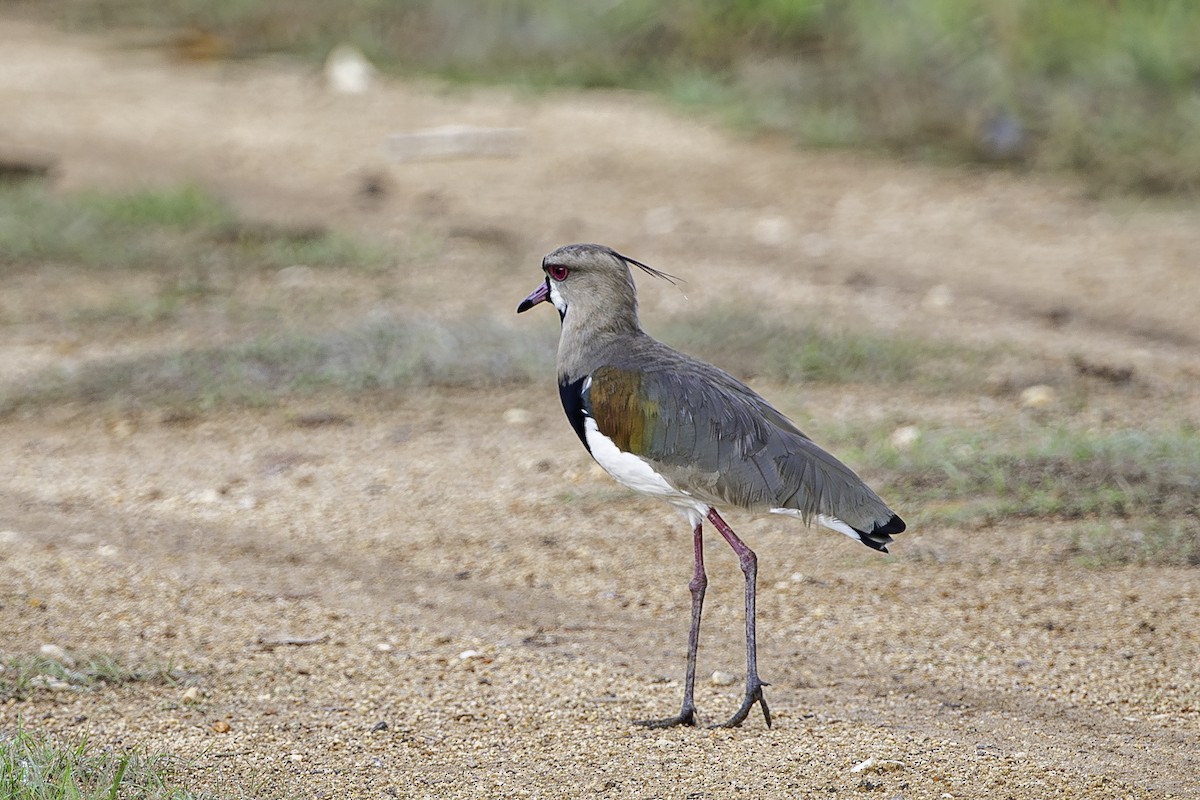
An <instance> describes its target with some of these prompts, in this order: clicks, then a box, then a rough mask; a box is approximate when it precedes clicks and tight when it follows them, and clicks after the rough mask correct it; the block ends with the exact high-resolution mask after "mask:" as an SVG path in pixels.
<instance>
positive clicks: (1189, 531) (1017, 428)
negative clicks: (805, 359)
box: [828, 419, 1200, 567]
mask: <svg viewBox="0 0 1200 800" xmlns="http://www.w3.org/2000/svg"><path fill="white" fill-rule="evenodd" d="M888 432H889V431H888V429H887V427H886V426H883V427H877V428H875V429H870V430H868V429H864V428H862V427H858V428H855V429H853V430H841V431H840V432H839V431H837V430H830V431H829V432H828V435H829V437H830V438H831V439H833V440H836V441H838V442H839V449H840V451H841V452H842V453H843V455H845V456H846V458H847V460H848V461H850V462H851V463H863V464H871V465H872V469H874V470H875V471H876V472H877V473H878V474H879V475H880V476H881V478H882V482H883V488H884V492H885V494H888V493H891V494H895V495H898V496H900V497H903V498H904V501H905V503H906V504H908V505H910V506H912V507H916V508H919V509H920V512H919V515H918V516H915V517H914V518H913V519H911V520H909V522H910V523H913V524H914V526H919V525H920V524H922V523H924V524H928V523H930V522H937V523H941V524H951V525H959V526H970V527H971V528H972V529H974V530H975V531H976V533H977V535H981V536H986V535H992V533H991V532H992V531H993V530H994V531H995V532H996V534H997V535H999V536H1001V537H1002V536H1003V532H1004V527H1005V525H1006V524H1008V523H1009V522H1010V521H1011V520H1014V519H1040V520H1046V521H1058V522H1067V523H1070V530H1071V537H1072V539H1071V545H1070V547H1069V548H1068V550H1067V553H1068V554H1069V555H1071V556H1074V557H1077V558H1079V559H1080V560H1081V561H1083V562H1084V563H1087V564H1095V565H1105V566H1108V565H1113V564H1131V563H1132V564H1137V563H1141V564H1166V565H1172V566H1191V567H1194V566H1200V431H1198V430H1196V429H1195V428H1194V427H1191V426H1188V425H1180V424H1171V423H1166V422H1164V423H1163V424H1162V425H1161V426H1157V427H1154V428H1149V429H1143V430H1135V429H1130V428H1113V429H1104V430H1098V429H1095V428H1091V427H1084V426H1080V425H1079V424H1078V423H1076V422H1071V421H1061V422H1059V423H1056V424H1030V420H1026V419H1017V420H1007V421H998V423H997V424H996V425H994V426H991V427H989V428H988V429H987V430H963V429H941V430H928V431H924V432H922V434H921V435H920V436H919V437H918V438H916V440H915V441H913V442H912V443H911V444H909V445H906V446H904V447H896V446H895V445H894V444H892V443H890V442H889V440H888ZM998 547H1002V546H1000V545H998Z"/></svg>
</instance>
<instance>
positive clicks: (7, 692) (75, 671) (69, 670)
mask: <svg viewBox="0 0 1200 800" xmlns="http://www.w3.org/2000/svg"><path fill="white" fill-rule="evenodd" d="M65 661H66V663H64V662H63V661H58V660H55V659H53V658H47V657H45V656H22V657H16V658H11V659H9V660H7V661H5V662H3V663H0V700H4V699H8V698H13V699H17V700H23V699H25V698H27V697H29V696H30V695H32V694H34V693H35V692H38V691H45V690H55V691H58V690H76V691H83V690H87V689H91V688H94V687H97V686H102V685H107V686H120V685H122V684H126V683H146V684H152V685H167V684H174V683H176V682H177V681H178V680H180V679H181V678H182V677H183V676H182V673H180V672H179V671H178V670H176V669H175V668H174V666H173V665H171V664H163V665H141V666H129V665H127V664H125V663H124V662H122V661H121V660H119V659H117V658H116V657H114V656H112V655H109V654H107V653H95V654H91V655H87V656H78V657H74V656H69V657H68V658H67V659H65Z"/></svg>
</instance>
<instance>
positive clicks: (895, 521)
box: [871, 514, 907, 536]
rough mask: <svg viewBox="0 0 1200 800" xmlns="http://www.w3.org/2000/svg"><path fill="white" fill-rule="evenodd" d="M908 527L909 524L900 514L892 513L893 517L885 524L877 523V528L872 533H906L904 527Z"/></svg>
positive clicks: (881, 534)
mask: <svg viewBox="0 0 1200 800" xmlns="http://www.w3.org/2000/svg"><path fill="white" fill-rule="evenodd" d="M906 527H907V526H906V525H905V524H904V520H902V519H900V515H899V514H892V518H891V519H889V520H888V521H887V522H886V523H884V524H883V525H876V526H875V530H873V531H871V535H872V536H891V535H892V534H893V533H904V529H905V528H906Z"/></svg>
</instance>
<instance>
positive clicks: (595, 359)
mask: <svg viewBox="0 0 1200 800" xmlns="http://www.w3.org/2000/svg"><path fill="white" fill-rule="evenodd" d="M574 310H575V309H570V310H568V311H567V313H566V315H565V316H564V317H563V320H562V334H561V335H560V337H559V340H558V377H559V381H562V380H564V379H565V380H568V381H573V380H576V379H578V378H580V377H582V376H584V375H588V374H590V373H591V372H592V371H593V370H595V369H596V368H597V367H600V366H602V365H603V364H604V363H607V361H608V360H609V359H610V358H611V356H612V355H613V354H616V353H620V352H621V351H622V350H625V349H627V348H628V347H629V345H630V343H631V342H632V341H633V340H635V339H637V338H638V337H641V336H645V334H644V333H643V332H642V326H641V325H640V324H639V323H638V318H637V311H636V309H635V310H633V313H631V314H623V315H613V314H610V315H607V316H604V317H596V316H591V317H589V316H587V315H584V314H578V315H574V314H573V313H572V312H573V311H574Z"/></svg>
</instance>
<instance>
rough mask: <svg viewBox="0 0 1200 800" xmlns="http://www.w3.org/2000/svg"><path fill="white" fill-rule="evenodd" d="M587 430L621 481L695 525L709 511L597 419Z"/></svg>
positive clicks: (595, 451) (596, 452) (600, 459)
mask: <svg viewBox="0 0 1200 800" xmlns="http://www.w3.org/2000/svg"><path fill="white" fill-rule="evenodd" d="M551 285H553V284H551ZM583 432H584V436H586V437H587V445H588V449H589V450H591V451H592V458H594V459H596V463H597V464H599V465H600V466H601V467H603V468H604V471H605V472H607V473H608V474H609V475H611V476H612V477H613V480H615V481H616V482H617V483H619V484H621V485H622V486H625V487H627V488H629V489H633V490H634V491H635V492H641V493H642V494H648V495H651V496H653V497H661V498H662V499H663V500H666V501H667V502H668V503H670V504H671V505H673V506H675V507H676V508H677V509H679V510H680V511H681V512H683V514H684V516H686V517H687V518H688V522H689V523H690V524H691V525H692V527H695V526H696V525H697V524H698V523H699V522H700V520H702V519H703V518H704V515H705V514H707V513H708V509H709V506H708V504H707V503H703V502H701V501H699V500H697V499H696V498H694V497H692V496H690V495H689V494H687V492H681V491H679V490H678V489H676V488H675V487H674V486H672V485H671V484H670V483H668V482H667V479H666V478H664V477H663V476H662V475H659V474H658V473H657V472H655V471H654V468H653V467H651V466H650V464H649V463H647V462H646V460H645V459H644V458H642V457H641V456H635V455H634V454H633V453H626V452H623V451H622V450H621V449H620V448H619V447H617V446H616V445H615V444H614V443H613V440H612V439H610V438H608V437H607V436H605V435H604V434H603V433H601V432H600V429H599V428H598V427H597V426H596V420H594V419H592V418H591V417H584V420H583Z"/></svg>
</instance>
